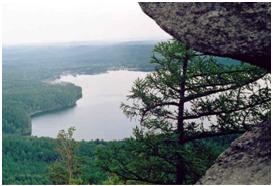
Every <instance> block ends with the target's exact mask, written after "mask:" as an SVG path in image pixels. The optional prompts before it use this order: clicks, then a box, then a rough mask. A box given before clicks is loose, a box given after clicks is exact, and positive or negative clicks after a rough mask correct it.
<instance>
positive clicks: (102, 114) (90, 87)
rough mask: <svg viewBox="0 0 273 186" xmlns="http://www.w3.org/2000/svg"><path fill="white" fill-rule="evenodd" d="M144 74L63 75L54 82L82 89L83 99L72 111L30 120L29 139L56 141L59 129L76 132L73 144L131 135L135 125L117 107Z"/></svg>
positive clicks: (48, 114)
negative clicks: (49, 138) (44, 137)
mask: <svg viewBox="0 0 273 186" xmlns="http://www.w3.org/2000/svg"><path fill="white" fill-rule="evenodd" d="M146 74H147V73H146V72H137V71H126V70H120V71H108V72H107V73H103V74H96V75H76V76H72V75H64V76H61V77H60V79H58V80H56V81H57V82H70V83H73V84H75V85H77V86H80V87H82V98H81V99H79V100H78V101H77V103H76V106H75V107H72V108H68V109H65V110H62V111H56V112H52V113H46V114H43V115H39V116H35V117H33V118H32V135H33V136H39V137H40V136H47V137H56V136H57V133H58V131H59V130H61V129H68V128H69V127H71V126H74V127H75V128H76V131H75V134H74V137H75V139H76V140H82V139H84V140H91V139H104V140H106V141H109V140H120V139H123V138H125V137H129V136H131V135H132V129H133V127H134V126H136V124H137V121H135V120H132V121H130V119H128V118H127V117H126V116H125V115H124V114H123V113H122V111H121V109H120V104H121V102H122V101H126V95H128V94H129V91H130V89H131V87H132V85H133V82H134V80H136V79H137V78H138V77H140V78H141V77H145V75H146Z"/></svg>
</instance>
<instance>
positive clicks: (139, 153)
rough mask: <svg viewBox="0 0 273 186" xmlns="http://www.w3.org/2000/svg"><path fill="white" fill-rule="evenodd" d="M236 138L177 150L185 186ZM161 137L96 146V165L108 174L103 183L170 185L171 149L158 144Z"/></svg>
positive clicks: (173, 164) (171, 171)
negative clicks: (184, 166)
mask: <svg viewBox="0 0 273 186" xmlns="http://www.w3.org/2000/svg"><path fill="white" fill-rule="evenodd" d="M236 137H237V135H229V136H225V137H216V138H210V139H206V140H198V141H196V142H194V143H190V144H187V145H186V146H184V147H183V148H182V149H181V148H180V150H181V151H182V153H183V155H184V156H183V157H184V158H186V159H185V162H187V171H186V179H187V180H186V184H194V183H195V182H196V181H197V180H198V179H199V178H200V176H202V175H203V174H204V173H205V171H206V170H207V169H208V168H209V167H210V166H211V165H212V164H213V162H214V161H215V159H216V158H217V157H218V156H219V154H220V153H222V152H223V151H224V150H225V149H226V148H227V147H228V145H229V144H230V143H231V142H232V141H233V140H234V139H235V138H236ZM160 138H161V139H160ZM163 138H164V137H162V136H157V137H155V138H154V139H153V140H151V139H147V138H143V139H142V140H141V141H140V140H139V139H134V138H129V139H126V140H124V141H121V142H119V143H116V142H109V143H107V144H106V145H103V146H99V147H98V148H97V163H98V165H99V166H100V167H101V168H102V170H104V171H106V172H108V173H109V177H108V180H106V181H105V182H104V183H105V184H138V185H139V184H174V183H175V171H176V169H175V163H176V159H175V156H174V154H173V151H174V150H175V149H173V148H172V147H170V146H169V145H167V144H165V143H162V139H163Z"/></svg>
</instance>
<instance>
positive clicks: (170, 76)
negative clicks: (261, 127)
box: [121, 41, 271, 184]
mask: <svg viewBox="0 0 273 186" xmlns="http://www.w3.org/2000/svg"><path fill="white" fill-rule="evenodd" d="M151 62H152V63H154V64H155V65H156V71H155V72H152V73H150V74H149V75H147V77H145V78H144V79H138V80H137V81H136V82H135V84H134V86H133V87H132V90H131V94H130V95H129V96H128V100H129V104H124V103H122V105H121V108H122V110H123V111H124V113H125V114H126V115H127V116H128V117H130V118H137V119H139V121H140V126H138V127H136V128H135V130H134V136H135V139H136V141H139V142H142V143H143V146H144V144H145V145H147V144H148V143H151V144H152V143H154V141H156V143H157V144H159V145H160V144H161V145H164V146H165V148H168V150H169V155H167V157H162V159H165V160H166V161H170V162H172V164H174V165H175V167H176V171H175V175H176V176H175V177H176V181H175V183H176V184H185V183H186V180H187V178H186V175H187V170H188V169H189V167H190V166H189V165H188V164H187V158H189V157H186V156H185V155H183V153H184V152H185V149H186V147H187V146H186V144H188V143H192V142H194V141H196V140H198V139H204V138H210V137H216V136H222V135H228V134H234V133H242V132H244V131H245V130H247V129H249V128H250V127H251V126H252V125H253V124H255V123H257V122H260V121H262V120H264V119H266V118H267V117H268V116H269V112H270V99H271V98H270V85H269V84H270V76H269V75H268V74H267V72H265V71H264V70H262V69H259V68H257V67H255V66H252V65H249V64H245V63H238V64H233V65H228V64H221V63H220V62H217V61H216V60H215V58H213V57H209V56H205V55H202V54H199V53H197V52H194V51H192V50H190V49H188V48H187V47H186V46H184V45H183V44H181V43H180V42H178V41H168V42H162V43H159V44H158V45H157V46H156V47H155V49H154V55H153V57H152V61H151ZM155 139H156V140H155ZM157 147H158V145H157ZM152 148H153V146H151V149H152ZM154 150H155V151H158V150H159V149H154ZM161 151H162V149H161ZM154 154H157V156H161V155H160V154H161V152H155V153H154ZM165 155H166V153H164V156H165Z"/></svg>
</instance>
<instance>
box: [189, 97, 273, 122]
mask: <svg viewBox="0 0 273 186" xmlns="http://www.w3.org/2000/svg"><path fill="white" fill-rule="evenodd" d="M270 100H271V98H267V99H265V100H263V101H261V102H258V103H254V104H249V105H247V106H244V107H235V108H233V109H229V110H227V111H226V110H220V111H209V112H201V113H198V114H196V115H187V116H184V119H185V120H189V119H198V118H201V117H204V116H213V115H220V114H229V113H232V112H237V111H241V110H246V109H249V108H251V107H254V106H257V105H260V104H263V103H266V102H268V101H270Z"/></svg>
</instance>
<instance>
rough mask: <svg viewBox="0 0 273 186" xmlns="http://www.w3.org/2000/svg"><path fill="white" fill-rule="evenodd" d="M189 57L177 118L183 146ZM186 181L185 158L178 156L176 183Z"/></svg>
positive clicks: (184, 63)
mask: <svg viewBox="0 0 273 186" xmlns="http://www.w3.org/2000/svg"><path fill="white" fill-rule="evenodd" d="M188 60H189V58H188V56H187V54H186V55H185V58H184V59H183V62H182V69H183V76H182V79H181V82H180V92H179V108H178V117H177V134H178V139H177V140H178V144H179V146H182V145H183V144H184V141H185V135H184V98H185V84H186V74H187V66H188ZM184 181H185V166H184V162H183V158H182V157H181V156H180V154H177V159H176V181H175V183H176V184H177V185H182V184H183V183H184Z"/></svg>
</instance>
